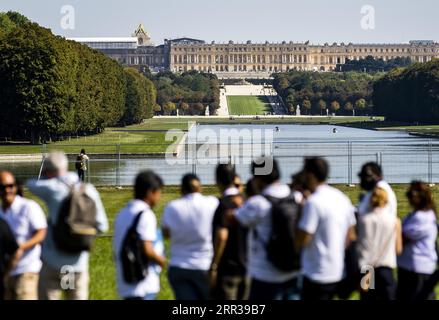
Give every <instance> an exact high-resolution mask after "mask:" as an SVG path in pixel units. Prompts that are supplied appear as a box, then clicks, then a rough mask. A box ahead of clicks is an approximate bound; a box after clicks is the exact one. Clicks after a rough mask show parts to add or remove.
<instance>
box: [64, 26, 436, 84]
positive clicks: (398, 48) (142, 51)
mask: <svg viewBox="0 0 439 320" xmlns="http://www.w3.org/2000/svg"><path fill="white" fill-rule="evenodd" d="M72 40H75V41H78V42H81V43H84V44H86V45H88V46H90V47H92V48H94V49H97V50H100V51H101V52H103V53H104V54H106V55H108V56H109V57H111V58H112V59H115V60H116V61H118V62H119V63H121V64H123V65H128V66H136V67H148V68H150V69H151V70H152V71H160V70H170V71H172V72H183V71H189V70H198V71H204V72H212V73H215V74H217V75H218V76H220V77H221V75H233V74H239V73H240V74H246V76H248V77H251V76H252V75H254V76H256V77H258V76H260V75H264V74H268V75H269V74H271V73H273V72H283V71H288V70H309V71H333V70H335V69H336V67H337V64H344V63H346V61H347V60H360V59H364V58H366V57H367V56H372V57H374V58H376V59H383V60H384V61H387V60H390V59H394V58H397V57H408V58H411V59H412V61H415V62H428V61H431V60H432V59H434V58H439V43H437V42H435V41H431V40H421V41H410V42H409V43H400V44H353V43H348V44H345V43H341V44H338V43H333V44H328V43H326V44H324V45H314V44H310V43H309V42H305V43H296V42H285V41H284V42H282V43H270V42H265V43H252V42H251V41H247V42H246V43H234V42H233V41H230V42H228V43H215V42H211V43H206V42H205V41H203V40H197V39H191V38H179V39H172V40H168V39H165V41H164V44H162V45H159V46H155V45H154V44H153V43H152V42H151V38H150V36H149V34H148V32H147V31H146V30H145V28H144V27H143V25H139V27H138V28H137V29H136V31H135V32H134V34H133V35H132V37H130V38H73V39H72Z"/></svg>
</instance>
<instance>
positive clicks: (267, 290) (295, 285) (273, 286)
mask: <svg viewBox="0 0 439 320" xmlns="http://www.w3.org/2000/svg"><path fill="white" fill-rule="evenodd" d="M301 289H302V276H299V275H298V276H296V277H294V278H293V279H291V280H288V281H286V282H282V283H271V282H264V281H260V280H257V279H252V282H251V286H250V298H249V300H266V301H269V300H300V292H301Z"/></svg>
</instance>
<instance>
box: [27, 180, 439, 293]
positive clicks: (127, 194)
mask: <svg viewBox="0 0 439 320" xmlns="http://www.w3.org/2000/svg"><path fill="white" fill-rule="evenodd" d="M337 187H338V188H339V189H341V190H342V191H343V192H345V193H346V194H347V195H348V196H349V197H350V198H351V200H352V202H353V203H354V204H355V203H357V201H358V200H357V199H358V196H359V194H360V189H359V187H355V188H350V187H346V186H337ZM406 188H407V186H406V185H395V186H394V190H395V192H396V195H397V197H398V201H399V202H398V214H399V216H400V217H403V216H404V215H406V214H407V213H408V212H409V210H410V208H409V205H408V202H407V200H406V198H405V195H404V194H405V191H406ZM99 191H100V194H101V197H102V200H103V202H104V206H105V209H106V212H107V215H108V218H109V220H110V225H111V226H112V225H113V221H114V218H115V216H116V214H117V212H118V211H119V210H120V209H122V208H123V207H124V205H125V204H126V203H127V202H128V201H129V200H130V199H131V197H132V189H131V188H125V189H121V190H117V189H114V188H99ZM204 193H206V194H214V195H217V190H216V187H211V186H210V187H205V188H204ZM26 195H28V196H30V197H31V198H34V197H33V196H31V195H30V194H29V193H28V192H26ZM434 195H435V198H436V199H439V188H435V189H434ZM178 196H179V189H178V188H177V187H166V188H165V189H164V192H163V195H162V201H161V203H160V205H159V206H158V207H157V208H155V210H154V211H155V212H156V214H157V217H158V219H159V220H160V217H161V214H162V212H163V208H164V205H165V204H166V203H167V202H169V201H170V200H172V199H175V198H177V197H178ZM37 201H39V200H37ZM39 202H40V201H39ZM40 203H41V202H40ZM110 230H112V227H111V228H110ZM111 234H112V231H110V232H109V233H108V234H107V235H105V236H102V237H100V238H98V239H97V240H96V243H95V247H94V250H93V252H92V254H91V262H90V277H91V282H90V299H96V300H101V299H105V300H108V299H117V298H118V297H117V293H116V282H115V267H114V262H113V254H112V247H111V241H112V237H111ZM166 250H167V252H168V255H169V247H168V243H166ZM437 292H438V294H439V288H438V290H437ZM354 298H355V296H354ZM159 299H162V300H165V299H173V294H172V291H171V289H170V287H169V284H168V281H167V278H166V272H162V275H161V292H160V294H159Z"/></svg>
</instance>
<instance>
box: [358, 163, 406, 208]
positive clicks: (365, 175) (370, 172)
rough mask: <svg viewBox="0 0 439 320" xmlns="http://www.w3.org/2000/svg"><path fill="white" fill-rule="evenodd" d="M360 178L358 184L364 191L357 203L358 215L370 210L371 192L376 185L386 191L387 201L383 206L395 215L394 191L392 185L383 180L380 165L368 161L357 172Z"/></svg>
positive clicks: (395, 201)
mask: <svg viewBox="0 0 439 320" xmlns="http://www.w3.org/2000/svg"><path fill="white" fill-rule="evenodd" d="M358 177H359V178H360V185H361V188H362V189H363V190H365V191H366V194H364V195H363V196H362V198H361V201H360V203H359V204H358V208H357V212H358V214H359V215H362V214H367V213H369V212H371V208H370V206H371V201H370V198H371V197H372V192H373V190H374V189H375V188H376V187H379V188H381V189H384V190H385V191H386V193H387V198H388V202H387V205H386V208H385V211H387V212H388V213H389V214H391V215H393V216H395V217H396V216H397V205H398V203H397V200H396V195H395V192H393V190H392V187H391V186H390V185H389V184H388V183H387V182H386V181H384V178H383V171H382V169H381V166H380V165H379V164H377V163H375V162H368V163H366V164H364V165H363V167H362V168H361V171H360V173H359V174H358Z"/></svg>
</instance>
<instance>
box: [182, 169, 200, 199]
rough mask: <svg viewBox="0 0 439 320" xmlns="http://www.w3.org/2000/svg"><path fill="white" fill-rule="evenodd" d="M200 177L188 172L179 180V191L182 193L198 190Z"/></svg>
mask: <svg viewBox="0 0 439 320" xmlns="http://www.w3.org/2000/svg"><path fill="white" fill-rule="evenodd" d="M199 187H200V179H199V178H198V176H197V175H196V174H193V173H188V174H185V175H184V176H183V179H182V180H181V191H182V193H183V194H188V193H194V192H197V191H199Z"/></svg>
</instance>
